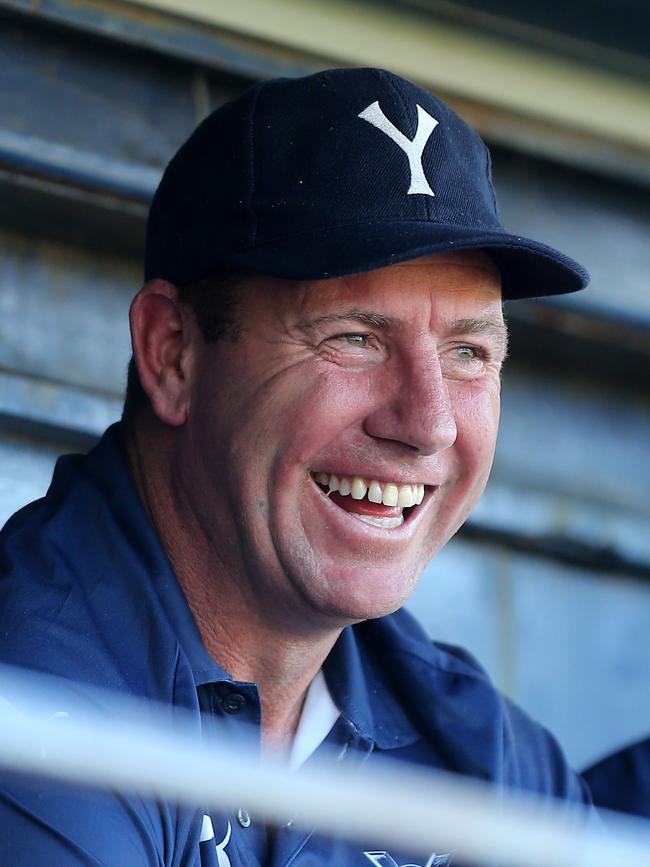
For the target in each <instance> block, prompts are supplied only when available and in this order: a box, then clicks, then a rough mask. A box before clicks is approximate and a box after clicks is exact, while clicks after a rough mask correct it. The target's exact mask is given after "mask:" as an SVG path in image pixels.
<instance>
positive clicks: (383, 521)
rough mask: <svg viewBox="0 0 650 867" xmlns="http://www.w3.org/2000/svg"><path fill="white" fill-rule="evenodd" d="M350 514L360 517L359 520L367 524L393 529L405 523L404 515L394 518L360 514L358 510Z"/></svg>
mask: <svg viewBox="0 0 650 867" xmlns="http://www.w3.org/2000/svg"><path fill="white" fill-rule="evenodd" d="M348 514H350V515H353V516H354V517H355V518H358V520H359V521H365V523H366V524H372V525H373V526H374V527H385V528H388V529H393V528H394V527H400V526H401V525H402V524H403V523H404V516H403V515H397V516H396V517H394V518H383V517H380V516H379V515H359V514H358V513H357V512H348Z"/></svg>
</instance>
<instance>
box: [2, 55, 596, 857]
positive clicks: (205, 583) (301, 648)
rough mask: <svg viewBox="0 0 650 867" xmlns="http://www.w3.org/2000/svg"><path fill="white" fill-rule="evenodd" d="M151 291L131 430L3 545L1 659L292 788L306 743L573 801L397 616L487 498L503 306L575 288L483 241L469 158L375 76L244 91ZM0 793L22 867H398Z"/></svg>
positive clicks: (185, 156) (206, 155)
mask: <svg viewBox="0 0 650 867" xmlns="http://www.w3.org/2000/svg"><path fill="white" fill-rule="evenodd" d="M145 271H146V282H145V284H144V286H143V288H142V289H141V290H140V292H139V293H138V294H137V296H136V297H135V299H134V301H133V305H132V308H131V332H132V338H133V354H134V360H133V362H132V365H131V368H130V374H129V385H128V392H127V400H126V404H125V412H124V418H123V420H122V423H121V424H120V425H117V426H114V427H113V428H111V429H110V430H109V431H108V432H107V433H106V435H105V436H104V438H103V439H102V441H101V442H100V444H99V445H98V446H97V448H96V449H95V450H94V451H93V452H91V454H90V455H89V456H87V457H74V458H65V459H62V460H61V462H60V463H59V465H58V467H57V470H56V472H55V476H54V480H53V484H52V487H51V488H50V491H49V492H48V495H47V497H46V498H45V499H44V500H42V501H40V502H39V503H38V504H34V505H32V506H31V507H28V509H26V510H24V511H23V512H21V513H18V515H16V516H14V518H13V519H12V520H11V521H10V522H9V524H8V525H7V527H6V528H5V530H4V531H3V540H2V544H3V549H4V553H3V561H2V562H3V564H4V565H3V579H2V582H1V583H0V594H1V598H2V601H3V614H2V617H1V620H0V625H1V627H2V630H3V635H4V636H5V641H4V644H3V648H2V654H3V659H4V660H5V661H9V662H13V663H17V664H21V665H26V666H29V667H32V668H37V669H40V670H45V671H50V672H54V673H57V674H62V675H64V676H66V677H68V678H71V679H73V680H76V681H80V682H86V683H92V684H99V685H102V686H108V687H112V688H117V689H120V690H123V691H126V692H129V693H132V694H136V695H141V696H145V697H148V698H152V699H157V700H159V701H163V702H165V703H168V704H170V705H172V706H182V707H185V708H189V709H190V710H191V711H193V712H194V713H195V714H196V718H197V723H198V721H199V719H201V724H202V725H203V726H209V725H211V724H212V720H213V719H214V718H220V719H221V720H222V721H224V720H226V721H227V722H228V723H229V728H231V729H232V730H233V731H237V730H241V729H242V728H243V727H244V726H245V724H248V726H249V727H250V726H254V727H255V728H256V730H257V731H258V736H259V738H260V741H261V745H262V749H263V750H264V751H268V750H274V751H278V750H279V751H282V752H283V753H285V754H286V755H287V759H288V761H290V762H291V764H292V765H293V766H294V767H298V766H299V765H300V764H302V763H303V762H304V761H305V760H307V759H308V758H309V757H310V756H311V754H312V753H314V752H316V753H317V752H318V749H319V748H320V746H321V744H325V745H329V746H332V747H335V748H336V754H337V755H338V756H339V761H342V762H356V763H358V762H363V761H376V760H377V758H378V757H381V756H386V757H390V758H392V759H394V760H401V761H412V762H416V763H419V764H422V765H426V766H430V767H435V768H443V769H446V770H450V771H455V772H459V773H464V774H469V775H472V776H477V777H480V778H482V779H488V780H492V781H494V783H495V784H496V785H499V786H513V787H520V788H525V789H532V790H535V791H538V792H540V793H543V794H547V795H549V796H553V797H558V798H563V799H566V801H567V805H568V808H569V806H570V805H571V804H572V803H576V802H583V801H585V802H587V801H588V795H586V793H585V791H584V788H583V786H582V784H581V783H580V782H579V781H578V780H577V778H576V777H575V776H574V774H573V773H572V772H571V771H570V770H569V768H568V767H567V766H566V763H565V761H564V758H563V756H562V754H561V752H560V750H559V749H558V747H557V745H556V744H555V742H554V741H553V739H552V738H551V737H550V736H549V735H548V733H546V732H545V731H544V730H543V729H542V728H540V727H539V726H537V725H536V724H535V723H533V722H532V721H531V720H529V719H528V718H527V717H526V716H525V715H524V714H523V713H522V712H521V711H519V710H518V709H517V708H516V707H514V706H513V705H511V704H510V703H509V702H508V701H507V700H506V699H504V698H503V697H502V696H500V695H499V694H498V693H497V692H496V691H495V689H494V688H493V687H492V685H491V684H490V682H489V680H488V679H487V677H486V676H485V674H484V673H483V672H482V670H481V669H480V668H479V667H478V666H477V665H476V663H475V662H474V661H473V660H472V659H471V658H470V657H469V656H468V655H467V654H466V653H464V652H462V651H460V650H457V649H452V648H448V647H445V646H441V645H436V644H432V643H431V642H430V640H429V639H428V638H427V637H426V636H425V635H424V634H423V633H422V632H421V630H420V629H419V627H418V626H417V625H416V624H415V623H414V622H413V620H412V619H411V618H410V617H409V616H408V615H407V614H406V613H405V612H403V611H399V610H398V609H399V608H400V606H401V605H402V604H403V602H404V601H405V600H406V599H407V598H408V596H409V594H410V593H411V591H412V590H413V588H414V586H415V584H416V582H417V581H418V578H419V576H420V574H421V572H422V569H423V568H424V566H425V564H426V563H427V562H428V560H429V559H430V558H431V557H432V556H434V555H435V553H436V552H437V551H438V550H439V549H440V548H441V547H442V546H443V545H444V544H445V543H446V542H447V541H448V540H449V539H450V537H451V536H452V535H453V534H454V533H455V532H456V530H457V529H458V528H459V527H460V526H461V524H462V523H463V521H464V520H465V519H466V518H467V516H468V514H469V513H470V511H471V509H472V508H473V506H474V505H475V504H476V502H477V500H478V498H479V497H480V495H481V493H482V491H483V489H484V487H485V484H486V481H487V478H488V474H489V471H490V466H491V463H492V458H493V454H494V447H495V441H496V435H497V426H498V418H499V392H500V370H501V366H502V363H503V360H504V357H505V354H506V347H507V337H506V329H505V325H504V322H503V316H502V311H501V304H502V299H503V298H504V297H506V298H518V297H528V296H532V295H544V294H550V293H552V292H568V291H573V290H575V289H579V288H581V287H582V286H583V285H584V284H585V282H586V274H585V272H584V271H583V270H582V269H581V268H580V267H579V266H578V265H577V264H576V263H574V262H572V261H571V260H569V259H567V258H566V257H564V256H562V254H560V253H558V252H556V251H554V250H551V249H550V248H548V247H546V246H544V245H542V244H539V243H536V242H534V241H530V240H527V239H525V238H522V237H520V236H517V235H511V234H508V233H507V232H506V230H505V229H504V228H503V227H502V226H501V224H500V222H499V218H498V215H497V211H496V204H495V199H494V194H493V191H492V186H491V180H490V167H489V156H488V153H487V150H486V148H485V146H484V145H483V143H482V141H481V140H480V138H479V137H478V136H477V135H476V134H475V133H474V132H473V131H472V130H471V129H470V128H469V127H468V126H467V125H466V124H465V123H464V122H463V121H462V120H461V119H460V118H459V117H458V116H457V115H455V114H454V113H453V112H452V111H451V110H450V109H449V108H448V107H447V106H446V105H445V104H444V103H442V102H441V101H440V100H437V99H436V98H434V97H432V96H431V95H430V94H428V93H426V92H425V91H423V90H421V89H419V88H417V87H416V86H415V85H413V84H411V83H409V82H407V81H404V80H403V79H400V78H398V77H397V76H394V75H392V74H391V73H387V72H385V71H381V70H364V69H343V70H332V71H329V72H324V73H319V74H317V75H315V76H311V77H309V78H306V79H294V80H288V79H285V80H278V81H272V82H266V83H263V84H261V85H258V86H257V87H255V88H253V89H252V90H250V91H248V92H246V93H245V94H243V95H242V96H241V97H239V98H238V99H237V100H235V101H234V102H232V103H230V104H228V105H226V106H223V107H222V108H221V109H219V110H218V111H217V112H215V113H214V114H212V115H211V116H210V117H209V118H207V119H206V121H204V123H203V124H202V125H201V126H200V127H199V128H198V129H197V130H196V132H195V133H194V134H193V136H192V137H191V138H190V139H189V140H188V142H186V144H185V145H184V146H183V147H182V148H181V149H180V151H179V152H178V154H177V155H176V156H175V157H174V159H173V160H172V162H171V163H170V165H169V166H168V168H167V170H166V172H165V174H164V176H163V179H162V181H161V184H160V187H159V189H158V192H157V193H156V196H155V198H154V201H153V204H152V208H151V213H150V218H149V224H148V233H147V250H146V262H145ZM200 714H202V716H200ZM225 732H226V730H225V729H224V735H223V736H224V737H227V736H228V735H227V734H226V733H225ZM328 755H332V753H328ZM0 793H1V794H2V798H1V800H0V814H1V815H2V820H3V822H6V827H8V828H9V829H10V831H9V833H8V835H7V837H6V838H5V843H4V845H5V848H6V852H4V853H3V854H4V855H5V861H6V863H11V864H12V865H15V867H19V865H23V864H24V865H27V864H35V863H39V864H41V863H42V864H57V865H68V864H69V865H81V864H84V865H86V864H97V863H102V864H108V865H115V867H118V865H119V867H122V865H126V864H129V865H131V864H133V865H136V864H137V865H140V864H142V865H154V864H156V865H157V864H165V865H179V867H180V865H182V867H190V865H192V867H198V865H201V867H207V865H214V864H218V865H256V864H259V865H262V864H269V865H285V864H287V865H288V864H292V865H294V864H295V865H300V864H304V865H308V864H309V865H322V864H332V865H334V864H336V865H343V867H345V865H355V864H359V865H363V864H364V863H365V864H369V863H382V864H401V863H404V862H406V861H408V862H409V863H410V864H413V863H414V861H413V858H414V853H409V852H387V851H385V850H384V849H383V848H382V842H383V841H381V840H369V841H368V845H367V848H364V847H362V846H359V845H355V844H352V843H349V844H348V843H343V842H341V841H338V842H336V841H331V840H325V839H323V838H321V837H320V836H319V835H318V833H317V829H315V830H312V831H308V830H304V829H294V828H293V827H292V826H291V823H290V822H289V819H290V817H287V825H286V826H285V827H282V828H275V829H268V828H265V827H264V825H263V824H262V823H260V822H259V821H257V819H256V818H255V817H254V816H253V817H251V816H250V815H249V814H248V812H247V811H246V805H245V804H242V805H239V806H238V805H235V807H234V809H233V813H232V815H217V814H210V813H205V814H204V813H203V812H202V811H200V810H189V809H179V808H176V807H175V806H174V805H171V804H165V803H161V802H155V801H153V800H151V801H150V800H146V799H143V798H138V797H135V796H132V795H124V794H119V793H116V794H113V793H104V794H92V795H90V794H88V793H82V792H78V791H76V790H74V789H70V788H63V787H56V786H47V787H43V786H39V787H36V786H33V785H31V784H26V783H25V784H18V783H16V781H13V782H12V783H11V784H7V785H5V786H2V787H0ZM468 831H471V829H468ZM0 845H2V844H1V843H0ZM450 859H451V854H450V853H444V852H443V853H437V854H436V853H431V854H430V856H429V858H428V860H427V861H426V863H428V864H430V865H432V864H436V865H437V867H443V865H446V864H448V863H450ZM425 860H426V859H425Z"/></svg>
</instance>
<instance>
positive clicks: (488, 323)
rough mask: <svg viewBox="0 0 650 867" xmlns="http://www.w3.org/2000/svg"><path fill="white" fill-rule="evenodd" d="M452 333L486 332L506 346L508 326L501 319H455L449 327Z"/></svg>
mask: <svg viewBox="0 0 650 867" xmlns="http://www.w3.org/2000/svg"><path fill="white" fill-rule="evenodd" d="M450 331H451V332H452V333H454V334H488V335H489V336H491V337H495V338H497V340H499V341H500V342H501V343H502V344H503V347H504V349H507V348H508V328H507V326H506V324H505V322H503V321H502V320H501V319H473V318H470V319H457V320H456V321H455V322H454V323H453V325H452V326H451V328H450Z"/></svg>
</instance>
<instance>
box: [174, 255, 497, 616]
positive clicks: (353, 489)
mask: <svg viewBox="0 0 650 867" xmlns="http://www.w3.org/2000/svg"><path fill="white" fill-rule="evenodd" d="M242 291H243V297H242V303H241V307H240V309H239V318H240V321H241V325H242V330H241V335H240V337H239V339H238V340H237V341H236V342H231V341H228V340H222V341H219V342H218V343H216V344H206V343H203V342H202V341H198V345H197V347H196V353H197V354H196V358H195V366H194V372H193V387H192V397H191V406H190V411H189V420H188V422H187V424H186V425H185V426H184V428H183V429H182V431H181V434H180V444H179V451H178V453H177V466H176V468H175V471H176V479H177V481H178V484H179V485H180V486H181V487H182V489H183V491H182V496H183V497H184V498H185V499H186V500H187V501H188V502H189V503H190V504H191V507H192V510H193V512H194V514H195V515H196V516H198V518H199V521H200V523H201V527H202V530H203V532H204V534H205V537H206V540H207V544H209V545H210V546H211V548H212V550H213V551H214V552H215V555H216V557H217V558H218V561H219V563H220V564H221V568H222V569H223V573H224V575H225V576H227V580H229V581H231V582H236V584H237V586H238V593H240V594H241V595H242V597H243V598H244V599H245V600H246V604H247V605H249V606H253V607H254V608H255V607H257V609H258V612H259V616H262V617H271V618H278V619H279V620H280V621H286V620H292V621H295V622H296V623H307V622H310V621H311V622H313V621H317V622H319V623H322V624H330V625H332V624H336V625H343V624H345V623H349V622H352V621H357V620H361V619H366V618H369V617H377V616H379V615H382V614H385V613H388V612H390V611H392V610H394V609H395V608H397V607H398V606H399V605H401V604H402V603H403V602H404V600H405V599H406V598H407V597H408V596H409V594H410V593H411V591H412V590H413V587H414V585H415V583H416V581H417V579H418V577H419V575H420V573H421V571H422V569H423V567H424V566H425V564H426V563H427V561H428V560H429V559H430V558H431V557H432V556H433V554H435V552H436V551H437V550H438V549H439V548H440V547H441V546H442V545H444V544H445V542H447V540H448V539H449V538H450V537H451V536H452V535H453V533H454V532H455V531H456V530H457V529H458V527H459V526H460V525H461V524H462V523H463V521H464V520H465V518H466V517H467V515H468V513H469V512H470V510H471V509H472V507H473V506H474V505H475V503H476V501H477V500H478V498H479V496H480V494H481V492H482V491H483V488H484V486H485V483H486V481H487V477H488V473H489V470H490V466H491V463H492V457H493V453H494V446H495V438H496V433H497V424H498V416H499V386H500V378H499V371H500V367H501V363H502V361H503V358H504V354H505V345H506V338H505V327H504V324H503V318H502V313H501V294H500V282H499V277H498V274H497V271H496V269H495V266H494V265H493V264H492V263H491V261H490V260H489V259H488V258H487V256H485V255H484V254H482V253H479V252H466V253H457V252H454V253H446V254H437V255H432V256H428V257H424V258H421V259H416V260H413V261H409V262H405V263H402V264H398V265H393V266H390V267H387V268H381V269H378V270H376V271H372V272H369V273H365V274H358V275H354V276H351V277H342V278H338V279H333V280H327V281H313V282H304V283H295V282H290V281H283V280H275V279H269V278H259V279H255V278H251V279H250V280H249V282H248V283H247V284H246V285H245V286H244V287H243V290H242ZM420 500H421V502H420ZM377 501H379V502H377Z"/></svg>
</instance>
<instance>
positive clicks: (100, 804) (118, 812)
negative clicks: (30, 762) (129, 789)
mask: <svg viewBox="0 0 650 867" xmlns="http://www.w3.org/2000/svg"><path fill="white" fill-rule="evenodd" d="M177 818H178V811H177V810H176V809H174V808H169V807H166V806H165V805H164V804H157V803H156V802H154V801H147V800H145V799H143V798H139V797H137V796H130V795H129V796H127V795H122V794H118V793H113V792H103V791H98V790H94V789H85V788H81V787H77V786H72V785H68V784H61V783H52V782H46V781H43V780H40V779H37V778H34V777H31V778H26V777H25V778H22V777H18V776H16V775H3V776H2V777H1V778H0V863H1V864H7V865H9V864H10V865H11V867H34V865H37V864H38V865H56V867H97V865H101V867H126V865H128V867H198V864H199V861H198V852H199V848H198V826H197V828H196V829H194V830H195V831H196V838H197V845H196V846H195V847H194V851H193V852H192V847H191V846H190V845H188V846H187V847H185V852H181V851H179V847H178V845H177V844H178V841H179V834H178V833H177V831H178V827H177V826H178V822H177V821H176V819H177ZM197 822H198V823H199V824H200V817H199V819H197V820H193V819H190V818H189V816H186V820H185V823H184V824H185V825H186V826H187V827H185V829H184V830H185V832H186V833H185V837H186V840H187V842H188V844H189V841H190V838H192V837H193V834H192V833H188V832H189V831H190V827H189V826H190V825H196V824H197Z"/></svg>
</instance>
